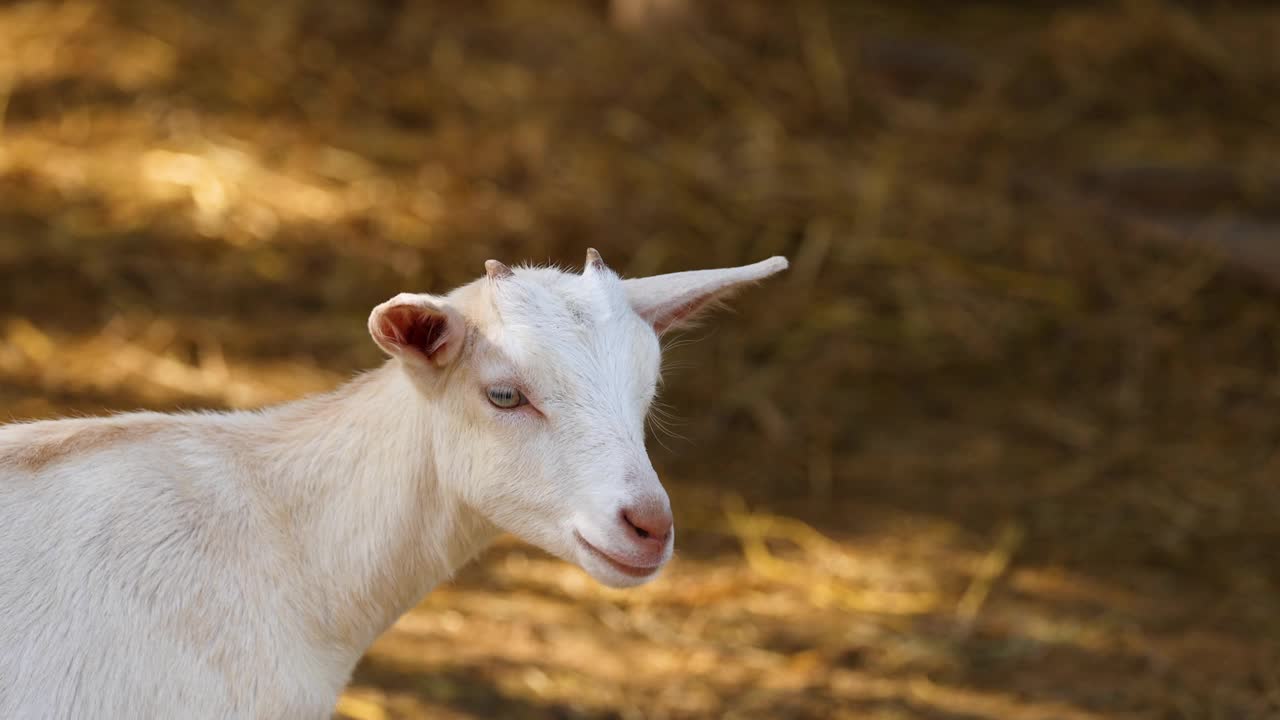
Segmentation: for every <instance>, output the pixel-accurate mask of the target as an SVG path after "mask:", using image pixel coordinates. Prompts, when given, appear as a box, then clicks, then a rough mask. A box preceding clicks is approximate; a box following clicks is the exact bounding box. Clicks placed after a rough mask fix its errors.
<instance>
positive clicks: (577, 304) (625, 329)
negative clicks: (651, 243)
mask: <svg viewBox="0 0 1280 720" xmlns="http://www.w3.org/2000/svg"><path fill="white" fill-rule="evenodd" d="M503 282H504V283H506V284H505V285H503V286H500V287H498V288H496V295H495V300H496V304H497V305H498V317H499V323H500V324H501V326H502V327H501V335H502V336H503V337H504V339H505V341H506V342H504V343H503V344H504V345H505V346H506V350H507V351H508V353H509V354H510V355H511V357H512V358H513V359H514V360H516V361H517V362H520V363H521V364H523V365H526V366H528V368H529V369H531V370H537V371H541V372H546V373H549V374H551V375H554V376H556V377H557V378H558V379H560V380H562V381H564V382H565V383H581V382H584V381H585V382H594V383H605V384H609V385H612V384H615V383H617V382H627V383H630V382H633V381H640V382H642V383H643V382H652V380H653V379H655V378H656V375H657V363H658V357H657V343H656V338H655V337H654V336H653V333H652V331H650V330H649V328H648V326H647V325H646V324H644V323H643V322H642V321H640V320H639V318H638V317H637V316H636V315H635V314H634V313H633V312H632V311H631V308H630V305H629V303H628V302H627V299H626V293H625V291H624V290H623V288H622V285H621V283H620V282H619V281H618V280H617V278H614V277H609V276H607V277H590V276H582V275H574V274H569V273H563V272H560V271H557V270H550V269H546V268H538V269H527V268H522V269H519V270H516V275H515V277H514V278H511V279H509V280H505V281H503ZM601 389H605V388H601Z"/></svg>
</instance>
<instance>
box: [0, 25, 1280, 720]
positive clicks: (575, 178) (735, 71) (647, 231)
mask: <svg viewBox="0 0 1280 720" xmlns="http://www.w3.org/2000/svg"><path fill="white" fill-rule="evenodd" d="M1277 128H1280V10H1278V9H1277V8H1276V7H1275V6H1273V5H1272V4H1270V3H1262V2H1256V3H1248V2H1233V3H1227V2H1206V3H1175V2H1171V1H1168V2H1166V1H1162V0H1129V1H1127V2H1117V3H1100V2H1099V3H1095V2H1087V3H1070V2H1045V1H1036V2H1012V1H1009V2H996V1H991V2H983V3H929V2H907V3H900V4H894V3H875V2H852V1H850V2H835V1H829V2H828V1H820V0H805V1H797V2H780V1H776V0H483V1H477V2H462V1H461V0H453V1H446V0H439V1H436V2H426V1H418V0H376V1H375V0H330V1H329V2H323V3H321V2H302V1H301V0H277V1H276V2H270V3H266V2H247V1H244V0H239V1H237V0H229V1H228V2H223V3H203V2H196V1H195V0H185V1H160V0H97V1H96V2H95V1H90V2H83V1H82V2H66V3H63V2H57V3H55V2H43V1H38V0H37V1H32V0H27V1H24V2H7V3H3V4H0V414H2V416H3V418H4V419H21V418H35V417H48V416H54V415H60V414H71V413H101V412H106V411H116V410H129V409H135V408H159V409H174V408H246V407H254V406H258V405H262V404H266V403H273V402H279V401H284V400H288V399H290V398H294V397H298V396H299V395H302V394H304V393H307V392H311V391H318V390H323V389H327V388H330V387H333V386H334V385H336V384H337V383H339V382H341V381H342V380H343V379H344V378H345V377H347V376H348V375H350V374H351V373H352V372H354V371H356V370H359V369H363V368H368V367H370V366H372V365H374V364H375V363H377V362H379V357H380V355H379V353H378V352H377V350H376V348H375V347H374V346H373V344H372V343H371V342H370V341H369V340H368V338H367V335H366V332H365V318H366V316H367V313H368V311H369V309H370V308H371V307H372V306H373V305H375V304H376V303H378V302H380V301H382V300H384V299H386V298H388V297H390V296H391V295H393V294H394V293H396V292H399V291H432V292H441V291H445V290H447V289H449V288H450V287H452V286H454V285H457V284H460V283H462V282H465V281H467V280H469V279H471V278H473V277H475V276H477V275H478V274H479V273H480V272H481V271H482V265H483V261H484V260H485V259H486V258H489V257H496V258H498V259H501V260H504V261H506V262H509V263H516V262H522V261H530V262H555V263H561V264H565V265H569V264H577V263H580V262H581V258H582V255H583V253H584V250H585V248H586V247H588V246H594V247H597V248H599V249H600V251H601V253H602V254H603V255H604V257H605V259H606V260H607V261H608V262H609V263H610V264H611V265H612V266H613V267H614V268H616V269H618V270H619V271H621V272H623V273H624V274H627V275H632V276H635V275H643V274H649V273H654V272H664V271H675V270H684V269H691V268H699V267H710V266H717V265H730V264H741V263H746V262H750V261H754V260H757V259H760V258H763V257H766V256H768V255H772V254H785V255H787V256H789V257H790V258H791V260H792V268H791V270H790V271H789V272H788V273H787V274H785V275H783V276H780V277H778V278H775V279H773V280H771V281H769V282H767V283H765V284H763V285H762V286H760V287H759V288H757V289H754V290H752V291H750V292H748V293H746V294H745V295H743V296H742V298H740V300H739V301H737V302H735V310H734V312H732V313H726V314H721V315H719V316H717V317H716V318H715V319H714V320H713V321H712V322H710V323H708V324H707V325H705V326H704V327H703V328H701V329H699V330H696V331H694V332H692V333H688V334H686V335H684V336H683V337H682V339H681V341H680V342H679V343H677V344H676V345H675V346H673V347H671V348H670V352H669V360H670V368H669V370H668V373H667V383H666V385H665V390H664V397H663V402H664V406H665V408H666V410H667V412H669V413H670V414H671V415H672V416H673V417H671V418H669V419H668V420H667V421H666V422H665V423H664V424H665V425H667V426H669V427H667V428H666V430H665V431H664V430H663V429H661V428H655V430H654V437H653V439H652V442H651V446H652V450H653V454H654V457H655V463H656V464H657V466H658V467H659V470H660V472H661V473H662V475H663V477H664V478H665V481H666V483H667V485H668V488H669V489H670V490H671V492H672V495H673V499H674V501H675V503H676V510H677V524H678V526H679V527H680V537H679V542H678V553H679V555H678V557H677V559H676V561H675V562H674V563H673V565H672V566H671V567H670V569H669V570H668V571H667V572H666V573H665V574H664V576H663V577H662V578H661V579H660V580H659V581H657V582H655V583H653V584H652V585H649V586H646V587H644V588H642V589H638V590H633V591H628V592H615V591H609V590H605V589H602V588H601V587H599V586H598V585H596V584H595V583H594V582H592V581H590V580H589V579H588V578H587V577H586V576H585V575H584V574H583V573H582V572H581V571H579V570H577V569H575V568H573V567H570V566H568V565H565V564H563V563H560V562H558V561H554V560H551V559H549V558H548V557H547V556H545V555H543V554H542V553H539V552H537V551H535V550H533V549H531V548H529V547H527V546H524V545H522V544H520V543H518V542H515V541H514V540H504V541H503V542H500V543H499V545H498V546H497V547H495V548H494V549H493V550H492V551H491V552H489V553H487V554H486V555H485V556H484V558H483V560H482V562H480V563H478V564H476V565H474V566H472V567H469V568H468V569H466V570H465V571H464V572H462V573H461V574H460V575H459V577H458V578H457V579H456V580H455V581H454V582H451V583H449V584H448V585H446V586H445V587H443V588H441V589H440V590H438V591H437V592H435V593H433V594H432V595H430V596H429V597H428V598H427V599H426V600H425V602H424V603H423V605H422V606H421V607H420V608H419V609H418V610H416V611H414V612H413V613H411V614H409V615H408V616H406V617H405V618H403V619H402V620H401V621H400V622H399V623H398V624H397V625H396V626H395V627H394V628H393V629H392V630H391V631H390V632H389V633H388V634H387V635H386V636H385V637H383V638H382V639H381V640H380V641H379V642H378V644H377V645H375V646H374V648H373V649H372V650H371V651H370V653H369V654H368V656H367V657H366V658H365V660H364V661H363V662H362V663H361V665H360V666H359V667H358V668H357V670H356V672H355V676H354V678H353V681H352V685H351V688H350V690H349V691H348V692H347V693H346V695H344V697H343V699H342V701H341V703H340V704H339V706H338V709H337V712H339V713H340V714H341V716H343V717H347V718H354V719H364V720H373V719H375V718H425V717H432V718H489V717H493V718H625V719H628V720H629V719H631V718H711V717H725V718H895V719H902V720H907V719H910V720H962V719H963V720H978V719H982V720H1006V719H1007V720H1034V719H1043V720H1111V719H1120V718H1124V719H1126V720H1127V719H1131V718H1159V719H1161V720H1164V719H1175V718H1188V719H1190V718H1224V719H1225V718H1267V717H1280V551H1278V550H1277V548H1280V485H1278V484H1277V477H1276V476H1277V471H1280V456H1277V447H1280V446H1278V443H1280V380H1278V378H1280V375H1277V369H1278V366H1280V246H1278V245H1277V243H1278V242H1280V167H1278V164H1277V159H1280V132H1277ZM685 340H688V341H689V342H687V343H685V342H684V341H685Z"/></svg>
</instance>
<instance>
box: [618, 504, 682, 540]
mask: <svg viewBox="0 0 1280 720" xmlns="http://www.w3.org/2000/svg"><path fill="white" fill-rule="evenodd" d="M622 521H623V522H625V523H626V524H627V525H628V526H630V528H631V530H632V531H633V532H634V533H635V534H636V537H638V538H640V539H641V540H650V539H652V540H657V541H660V542H664V543H665V542H666V541H667V537H668V536H670V535H671V526H672V525H673V524H674V523H675V521H674V520H673V519H672V518H671V510H670V509H669V508H667V507H666V504H665V503H657V502H652V503H644V504H641V505H634V506H632V507H628V508H623V510H622Z"/></svg>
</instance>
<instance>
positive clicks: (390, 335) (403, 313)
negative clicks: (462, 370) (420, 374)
mask: <svg viewBox="0 0 1280 720" xmlns="http://www.w3.org/2000/svg"><path fill="white" fill-rule="evenodd" d="M376 327H377V329H378V334H379V335H380V336H381V339H382V340H383V341H384V342H386V343H388V344H390V345H392V346H394V347H396V348H398V349H401V350H407V351H410V352H416V353H419V354H421V355H422V356H423V357H425V358H427V359H429V360H432V361H435V362H436V363H444V362H447V361H448V359H449V358H450V357H452V355H453V352H452V351H453V350H454V348H453V347H452V346H453V345H454V344H455V343H456V341H457V338H455V337H453V335H454V333H453V331H452V330H451V329H450V318H449V315H448V314H447V312H442V311H439V310H434V309H432V308H425V307H420V306H417V305H393V306H391V307H389V308H386V309H385V310H383V311H382V312H381V314H380V315H379V317H378V322H377V326H376Z"/></svg>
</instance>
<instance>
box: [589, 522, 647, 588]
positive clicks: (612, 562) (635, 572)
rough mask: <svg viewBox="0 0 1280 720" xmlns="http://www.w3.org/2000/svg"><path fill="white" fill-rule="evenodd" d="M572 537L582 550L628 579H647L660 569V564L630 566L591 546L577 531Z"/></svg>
mask: <svg viewBox="0 0 1280 720" xmlns="http://www.w3.org/2000/svg"><path fill="white" fill-rule="evenodd" d="M573 536H574V537H575V538H577V539H578V543H579V544H580V545H582V546H583V547H584V548H586V549H587V552H589V553H591V554H592V555H594V556H596V557H598V558H600V559H601V560H604V561H605V562H607V563H609V566H610V567H612V568H613V569H614V570H617V571H618V572H620V573H622V574H623V575H626V576H628V577H633V578H642V577H649V576H650V575H652V574H654V573H655V572H657V571H658V568H660V567H662V564H661V563H659V564H657V565H650V566H647V567H646V566H643V565H631V564H629V563H625V562H622V561H621V560H618V559H617V558H615V557H613V556H612V555H610V554H609V553H607V552H605V551H603V550H601V549H600V548H598V547H596V546H595V545H592V544H591V543H590V542H587V539H586V538H584V537H582V533H579V532H578V531H577V530H574V531H573Z"/></svg>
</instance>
